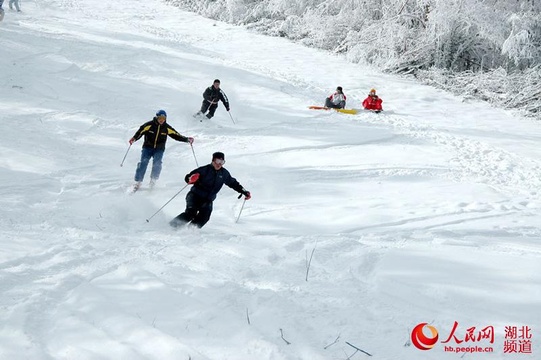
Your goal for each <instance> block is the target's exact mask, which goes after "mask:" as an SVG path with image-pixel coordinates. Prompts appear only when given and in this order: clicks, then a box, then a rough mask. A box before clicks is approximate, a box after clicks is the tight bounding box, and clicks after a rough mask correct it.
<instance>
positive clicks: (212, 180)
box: [184, 164, 247, 201]
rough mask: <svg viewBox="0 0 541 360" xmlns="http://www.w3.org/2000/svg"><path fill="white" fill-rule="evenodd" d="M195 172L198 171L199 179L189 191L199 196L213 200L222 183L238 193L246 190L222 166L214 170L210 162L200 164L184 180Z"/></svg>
mask: <svg viewBox="0 0 541 360" xmlns="http://www.w3.org/2000/svg"><path fill="white" fill-rule="evenodd" d="M195 173H199V179H197V181H196V182H195V183H194V184H193V186H192V188H191V189H190V192H193V193H195V194H196V195H197V196H199V197H201V198H204V199H206V200H209V201H214V199H216V194H218V192H219V191H220V189H221V188H222V186H223V185H224V184H225V185H227V186H229V187H230V188H231V189H233V190H235V191H236V192H238V193H241V194H243V195H246V194H247V191H246V190H245V189H244V188H243V187H242V185H241V184H239V182H238V181H237V180H236V179H235V178H234V177H232V176H231V174H230V173H229V171H227V170H226V169H225V168H223V167H222V168H221V169H220V170H216V169H214V166H212V164H208V165H205V166H201V167H199V168H197V169H195V170H192V171H191V172H190V173H189V174H187V175H186V176H185V177H184V181H186V182H188V180H189V179H190V176H192V175H193V174H195Z"/></svg>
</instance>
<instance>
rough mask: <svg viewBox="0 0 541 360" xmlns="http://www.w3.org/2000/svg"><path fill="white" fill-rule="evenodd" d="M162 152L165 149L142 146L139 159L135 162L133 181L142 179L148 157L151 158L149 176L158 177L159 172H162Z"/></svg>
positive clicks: (154, 178)
mask: <svg viewBox="0 0 541 360" xmlns="http://www.w3.org/2000/svg"><path fill="white" fill-rule="evenodd" d="M164 152H165V150H163V149H152V148H145V147H144V148H143V149H142V150H141V161H139V163H138V164H137V169H136V170H135V181H143V178H144V177H145V173H146V171H147V166H148V162H149V161H150V158H153V160H152V172H151V173H150V178H151V179H152V180H158V178H159V177H160V173H161V172H162V158H163V153H164Z"/></svg>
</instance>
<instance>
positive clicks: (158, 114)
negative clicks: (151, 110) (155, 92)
mask: <svg viewBox="0 0 541 360" xmlns="http://www.w3.org/2000/svg"><path fill="white" fill-rule="evenodd" d="M156 116H165V117H167V113H166V112H165V110H158V111H157V112H156Z"/></svg>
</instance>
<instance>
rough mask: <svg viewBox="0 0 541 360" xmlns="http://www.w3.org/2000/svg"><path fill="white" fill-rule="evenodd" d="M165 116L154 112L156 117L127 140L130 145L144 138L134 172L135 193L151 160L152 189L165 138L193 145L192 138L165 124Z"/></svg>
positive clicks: (157, 172) (161, 111) (159, 168)
mask: <svg viewBox="0 0 541 360" xmlns="http://www.w3.org/2000/svg"><path fill="white" fill-rule="evenodd" d="M166 119H167V114H166V112H165V111H164V110H159V111H158V112H156V116H155V117H154V118H153V119H152V120H151V121H148V122H146V123H144V124H143V125H141V127H140V128H139V130H137V131H136V132H135V134H134V135H133V137H132V138H131V139H130V140H129V143H130V145H132V144H133V143H134V142H136V141H137V140H139V139H140V138H141V137H142V136H145V140H144V143H143V149H142V150H141V161H140V162H139V163H138V164H137V170H136V171H135V184H134V185H133V190H134V191H137V189H139V187H141V182H142V181H143V178H144V177H145V172H146V171H147V166H148V163H149V161H150V158H153V160H152V172H151V174H150V187H154V185H155V183H156V180H158V178H159V177H160V173H161V171H162V157H163V153H164V152H165V142H166V141H167V136H170V137H172V138H173V139H175V140H177V141H182V142H187V143H190V145H191V144H193V140H194V139H193V138H192V137H186V136H183V135H180V133H179V132H178V131H176V130H175V129H173V127H172V126H171V125H169V124H168V123H166V122H165V121H166Z"/></svg>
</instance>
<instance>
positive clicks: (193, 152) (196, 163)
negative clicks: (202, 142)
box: [190, 144, 199, 167]
mask: <svg viewBox="0 0 541 360" xmlns="http://www.w3.org/2000/svg"><path fill="white" fill-rule="evenodd" d="M190 146H191V147H192V154H193V158H194V159H195V165H197V167H199V163H198V162H197V157H196V156H195V151H194V150H193V145H192V144H190Z"/></svg>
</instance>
